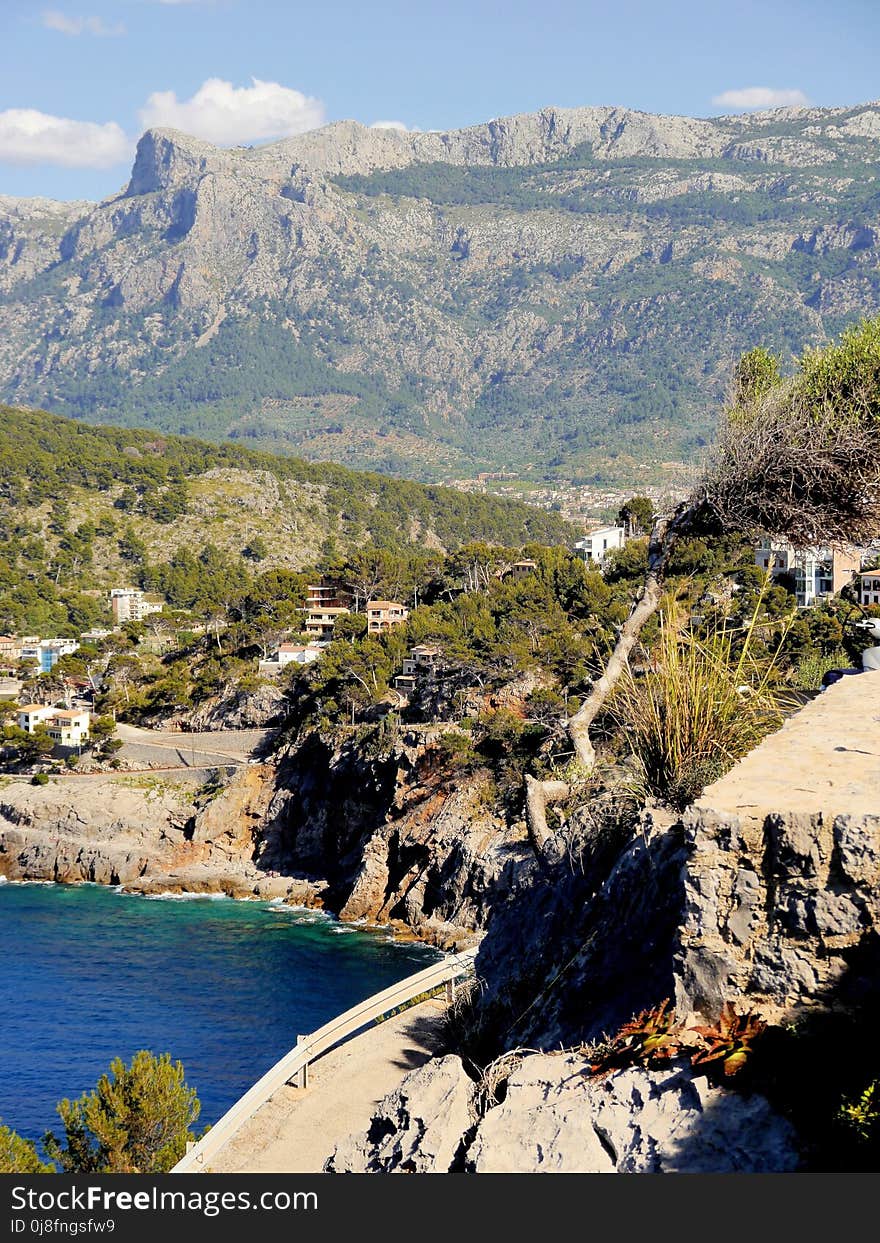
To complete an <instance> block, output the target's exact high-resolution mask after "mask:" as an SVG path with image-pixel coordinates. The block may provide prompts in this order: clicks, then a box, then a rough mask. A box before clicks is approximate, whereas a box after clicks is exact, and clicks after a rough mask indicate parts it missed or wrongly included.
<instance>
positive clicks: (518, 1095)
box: [326, 1054, 800, 1174]
mask: <svg viewBox="0 0 880 1243" xmlns="http://www.w3.org/2000/svg"><path fill="white" fill-rule="evenodd" d="M588 1071H589V1063H588V1062H587V1061H586V1059H585V1058H583V1057H581V1056H579V1055H577V1054H567V1055H562V1056H560V1055H555V1056H554V1055H550V1054H533V1055H531V1056H527V1057H524V1058H523V1060H522V1062H521V1064H520V1065H519V1066H518V1067H517V1068H516V1069H515V1070H514V1071H513V1073H512V1074H511V1075H510V1077H509V1079H508V1080H507V1083H506V1087H505V1095H504V1100H503V1101H502V1102H501V1103H500V1104H496V1105H494V1106H493V1107H492V1108H489V1109H488V1110H486V1111H485V1112H484V1113H482V1116H481V1115H480V1111H479V1108H478V1099H477V1098H478V1093H477V1089H476V1086H475V1084H474V1083H473V1082H472V1081H471V1080H470V1079H468V1077H467V1076H466V1075H465V1073H464V1069H463V1067H462V1065H461V1063H460V1061H459V1060H458V1058H456V1057H452V1056H446V1057H443V1058H440V1059H434V1060H433V1061H431V1062H428V1063H427V1064H426V1065H425V1066H423V1067H421V1068H420V1069H418V1070H415V1071H412V1072H411V1073H410V1074H409V1075H407V1076H406V1078H405V1079H404V1080H403V1082H402V1083H401V1085H400V1087H399V1088H398V1089H397V1090H396V1091H395V1092H393V1093H392V1094H391V1095H390V1096H387V1097H386V1098H385V1099H384V1100H383V1101H382V1102H380V1104H379V1106H378V1108H377V1110H376V1112H375V1113H374V1115H373V1118H372V1120H371V1125H370V1128H369V1130H368V1131H367V1132H365V1133H363V1134H361V1135H354V1136H350V1137H349V1138H348V1139H346V1140H345V1141H343V1142H342V1143H341V1144H339V1145H338V1146H337V1147H336V1150H335V1151H334V1153H333V1155H332V1156H331V1157H330V1159H329V1160H328V1162H327V1166H326V1168H327V1169H328V1170H329V1171H330V1172H333V1173H416V1172H420V1173H421V1172H423V1173H442V1172H455V1171H460V1172H472V1173H476V1174H502V1173H508V1174H520V1173H522V1174H532V1173H547V1174H566V1173H580V1174H613V1173H618V1174H673V1173H677V1174H702V1173H724V1174H733V1173H768V1172H774V1173H783V1172H788V1171H792V1170H795V1169H797V1167H798V1164H799V1160H800V1158H799V1154H798V1149H797V1142H796V1137H795V1133H794V1131H793V1129H792V1127H791V1126H790V1125H789V1123H788V1122H787V1121H786V1120H785V1119H784V1118H781V1117H779V1116H778V1115H777V1114H776V1113H774V1111H773V1110H772V1109H771V1107H770V1105H769V1104H768V1102H767V1101H766V1100H765V1099H764V1098H763V1097H762V1096H758V1095H752V1096H741V1095H738V1094H737V1093H733V1092H727V1091H724V1090H723V1089H721V1088H718V1087H714V1086H712V1085H710V1084H709V1083H708V1082H707V1080H706V1079H705V1078H702V1077H695V1076H694V1075H693V1073H692V1072H691V1070H690V1068H689V1067H688V1066H686V1065H673V1066H670V1067H669V1068H668V1069H664V1070H649V1069H645V1068H643V1067H634V1068H632V1069H628V1070H620V1071H616V1072H615V1073H613V1074H611V1075H607V1076H606V1077H604V1078H589V1077H588Z"/></svg>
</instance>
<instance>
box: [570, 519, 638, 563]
mask: <svg viewBox="0 0 880 1243" xmlns="http://www.w3.org/2000/svg"><path fill="white" fill-rule="evenodd" d="M625 543H626V530H625V528H624V527H617V526H615V527H596V529H595V530H593V531H588V532H587V533H586V535H585V536H584V538H583V539H579V540H578V541H577V543H576V544H575V546H574V551H575V553H577V555H578V556H579V557H580V558H581V560H582V561H587V562H590V561H595V562H596V564H597V565H602V563H603V562H604V560H605V558H606V557H607V556H608V554H609V553H610V552H613V551H614V549H615V548H622V547H623V546H624V544H625Z"/></svg>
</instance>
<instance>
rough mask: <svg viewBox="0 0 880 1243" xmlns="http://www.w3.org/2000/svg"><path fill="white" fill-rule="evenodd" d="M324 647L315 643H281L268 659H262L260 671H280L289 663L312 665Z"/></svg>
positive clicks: (269, 672)
mask: <svg viewBox="0 0 880 1243" xmlns="http://www.w3.org/2000/svg"><path fill="white" fill-rule="evenodd" d="M322 650H323V649H322V648H320V647H318V646H317V645H316V644H314V643H279V645H278V648H277V650H276V651H274V652H273V653H272V655H271V656H269V658H268V659H267V660H261V661H260V664H259V670H260V673H267V674H274V673H280V672H281V670H282V669H286V668H287V666H288V665H294V664H295V665H310V664H312V662H313V661H316V660H317V659H318V657H319V656H320V655H321V652H322Z"/></svg>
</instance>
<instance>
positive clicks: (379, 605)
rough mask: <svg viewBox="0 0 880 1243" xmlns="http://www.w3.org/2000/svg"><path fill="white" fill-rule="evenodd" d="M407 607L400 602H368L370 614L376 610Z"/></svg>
mask: <svg viewBox="0 0 880 1243" xmlns="http://www.w3.org/2000/svg"><path fill="white" fill-rule="evenodd" d="M405 607H406V606H405V605H403V604H401V603H400V601H399V600H368V601H367V608H368V609H369V610H370V612H373V611H375V610H376V609H402V608H405Z"/></svg>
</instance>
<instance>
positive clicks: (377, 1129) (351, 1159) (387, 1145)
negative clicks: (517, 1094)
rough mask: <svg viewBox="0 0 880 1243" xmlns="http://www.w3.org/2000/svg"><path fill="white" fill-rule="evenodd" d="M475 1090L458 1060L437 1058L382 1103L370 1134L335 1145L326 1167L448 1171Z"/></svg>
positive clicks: (347, 1171) (349, 1170) (465, 1126)
mask: <svg viewBox="0 0 880 1243" xmlns="http://www.w3.org/2000/svg"><path fill="white" fill-rule="evenodd" d="M474 1094H475V1091H474V1084H473V1082H472V1081H471V1080H470V1079H469V1078H468V1076H467V1075H466V1074H465V1070H464V1067H463V1066H462V1064H461V1061H460V1060H459V1058H457V1057H440V1058H434V1059H433V1060H432V1061H430V1062H428V1063H426V1065H425V1066H422V1067H420V1068H419V1069H418V1070H414V1071H411V1072H410V1073H409V1074H408V1075H407V1076H406V1078H405V1079H404V1080H403V1081H402V1083H401V1084H400V1087H399V1088H397V1089H396V1091H394V1092H392V1093H391V1095H390V1096H386V1097H385V1099H384V1100H383V1101H381V1102H380V1104H379V1106H378V1108H377V1111H376V1113H375V1114H374V1116H373V1119H372V1122H371V1125H370V1128H369V1130H368V1131H367V1132H365V1133H364V1134H362V1135H353V1136H349V1138H348V1139H346V1140H343V1141H342V1143H341V1144H338V1145H337V1147H336V1149H335V1151H334V1152H333V1155H332V1156H331V1157H330V1158H329V1160H328V1161H327V1164H326V1166H325V1169H326V1170H328V1171H329V1172H331V1173H335V1174H343V1173H345V1174H375V1173H401V1174H443V1173H446V1172H448V1171H449V1170H451V1169H452V1168H453V1167H454V1166H455V1163H456V1161H457V1159H458V1156H459V1151H460V1149H461V1148H462V1146H463V1143H464V1136H465V1135H466V1133H467V1131H468V1130H469V1128H470V1127H471V1125H472V1124H473V1119H474V1116H473V1101H474Z"/></svg>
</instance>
